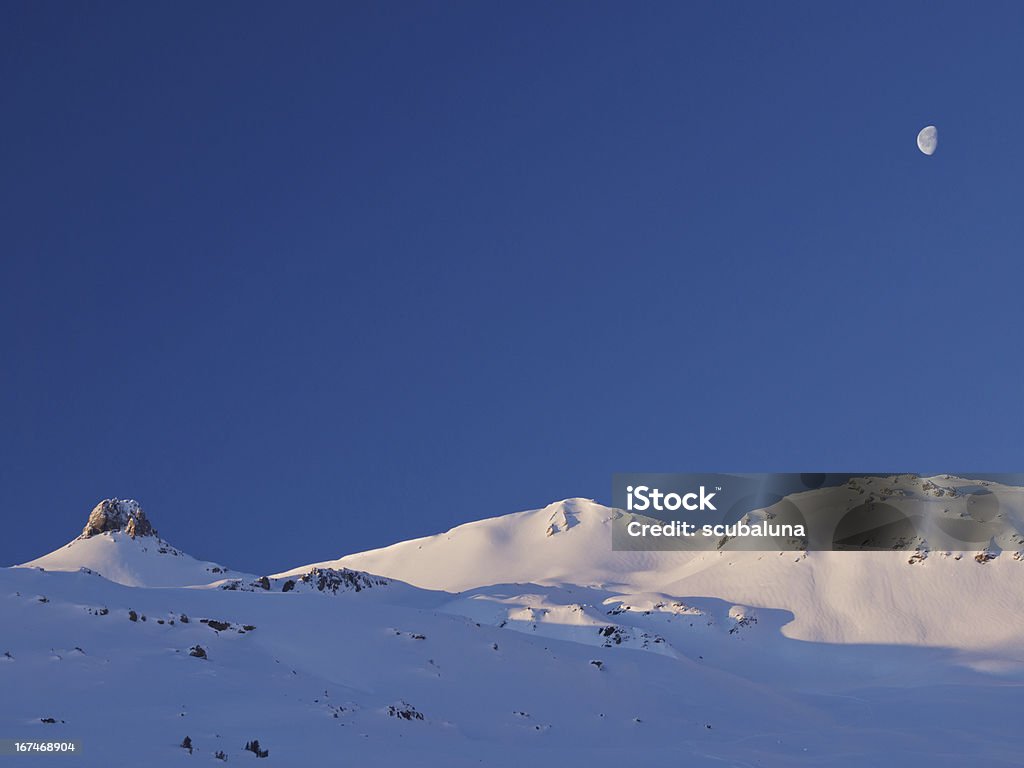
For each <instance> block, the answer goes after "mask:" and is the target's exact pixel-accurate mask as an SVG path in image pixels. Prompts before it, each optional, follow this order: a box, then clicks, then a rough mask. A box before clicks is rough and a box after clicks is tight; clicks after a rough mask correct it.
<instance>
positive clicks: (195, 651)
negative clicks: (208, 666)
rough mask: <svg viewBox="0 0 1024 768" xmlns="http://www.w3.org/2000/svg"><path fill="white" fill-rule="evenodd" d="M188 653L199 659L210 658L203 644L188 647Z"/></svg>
mask: <svg viewBox="0 0 1024 768" xmlns="http://www.w3.org/2000/svg"><path fill="white" fill-rule="evenodd" d="M188 655H189V656H195V657H196V658H197V659H206V658H209V657H208V656H207V655H206V649H205V648H203V646H201V645H193V646H192V647H191V648H189V649H188Z"/></svg>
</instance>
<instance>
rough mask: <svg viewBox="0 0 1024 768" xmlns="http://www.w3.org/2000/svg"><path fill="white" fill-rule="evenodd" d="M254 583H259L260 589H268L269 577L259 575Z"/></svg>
mask: <svg viewBox="0 0 1024 768" xmlns="http://www.w3.org/2000/svg"><path fill="white" fill-rule="evenodd" d="M256 583H257V584H259V585H260V589H270V579H268V578H267V577H266V576H260V577H259V579H258V580H257V582H256Z"/></svg>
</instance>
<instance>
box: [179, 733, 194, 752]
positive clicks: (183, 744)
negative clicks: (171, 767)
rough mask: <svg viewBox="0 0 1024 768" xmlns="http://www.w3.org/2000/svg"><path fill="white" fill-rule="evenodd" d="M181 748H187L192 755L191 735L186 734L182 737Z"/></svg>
mask: <svg viewBox="0 0 1024 768" xmlns="http://www.w3.org/2000/svg"><path fill="white" fill-rule="evenodd" d="M181 748H182V749H187V750H188V753H189V754H190V755H191V754H192V738H191V737H189V736H186V737H185V738H184V739H182V740H181Z"/></svg>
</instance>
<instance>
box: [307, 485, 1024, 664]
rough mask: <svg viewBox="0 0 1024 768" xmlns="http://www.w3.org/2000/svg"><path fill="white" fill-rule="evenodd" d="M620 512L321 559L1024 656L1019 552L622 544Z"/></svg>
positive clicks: (603, 510) (506, 520)
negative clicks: (678, 600)
mask: <svg viewBox="0 0 1024 768" xmlns="http://www.w3.org/2000/svg"><path fill="white" fill-rule="evenodd" d="M904 482H905V483H906V484H908V485H909V484H911V483H913V481H912V480H906V481H904ZM924 482H927V480H925V481H924ZM831 492H832V491H811V492H808V494H802V495H813V494H823V493H831ZM853 503H854V502H853V501H852V500H851V505H852V504H853ZM896 503H898V502H896ZM616 514H621V513H619V512H617V511H616V510H613V509H610V508H607V507H604V506H601V505H600V504H597V503H595V502H593V501H589V500H586V499H569V500H566V501H561V502H557V503H555V504H551V505H549V506H547V507H545V508H543V509H538V510H532V511H528V512H521V513H517V514H514V515H505V516H503V517H497V518H491V519H487V520H481V521H478V522H473V523H468V524H466V525H462V526H459V527H457V528H454V529H452V530H450V531H448V532H447V533H443V534H438V535H436V536H429V537H426V538H422V539H415V540H412V541H406V542H401V543H399V544H395V545H393V546H390V547H386V548H383V549H378V550H373V551H370V552H363V553H359V554H355V555H349V556H347V557H342V558H340V559H338V560H334V561H327V562H324V563H319V564H318V565H321V566H324V567H348V568H354V569H358V570H365V571H370V572H372V573H378V574H381V575H383V576H390V577H393V578H396V579H401V580H402V581H406V582H408V583H410V584H414V585H416V586H420V587H424V588H427V589H440V590H447V591H451V592H462V591H466V590H473V589H479V588H483V587H488V586H492V585H503V584H517V583H533V584H542V585H561V584H576V585H583V586H591V587H595V588H597V589H601V590H605V591H608V592H610V593H615V594H621V595H626V596H628V595H632V594H635V593H652V594H663V595H666V596H676V597H694V596H698V597H714V598H719V599H722V600H725V601H729V602H734V603H741V604H745V605H749V606H754V607H761V608H774V609H781V610H784V611H787V612H789V613H790V614H792V616H793V620H792V621H791V622H790V623H788V624H787V625H786V626H785V627H784V628H783V630H782V631H783V634H784V635H785V636H787V637H791V638H794V639H799V640H805V641H812V642H828V643H891V644H909V645H922V646H934V647H952V648H957V649H958V650H961V651H972V652H979V653H980V654H981V655H982V656H985V655H987V654H991V653H996V654H999V655H1005V656H1006V657H1007V658H1009V659H1011V660H1013V661H1022V662H1024V647H1022V645H1021V641H1020V638H1021V637H1024V590H1022V589H1020V588H1019V585H1020V582H1021V579H1024V559H1022V557H1021V554H1020V552H1018V551H1003V552H1002V553H1001V554H999V555H998V556H996V557H994V558H993V559H991V560H988V561H986V562H982V563H979V562H977V560H976V559H975V557H974V554H975V553H966V554H965V553H961V552H951V551H946V552H927V551H926V552H924V553H922V554H924V555H925V556H924V557H923V558H920V557H919V558H913V555H914V554H915V553H913V552H906V551H887V552H831V551H829V552H808V553H799V552H783V553H779V552H770V553H765V552H741V551H715V552H672V551H659V552H615V551H612V550H611V547H610V541H611V520H612V518H613V516H614V515H616ZM552 525H554V526H555V530H554V532H552V533H551V534H550V535H549V533H548V532H549V530H551V526H552ZM911 559H914V562H913V563H912V562H910V561H911ZM301 570H302V569H301V568H300V569H296V572H301ZM993 617H998V620H994V618H993Z"/></svg>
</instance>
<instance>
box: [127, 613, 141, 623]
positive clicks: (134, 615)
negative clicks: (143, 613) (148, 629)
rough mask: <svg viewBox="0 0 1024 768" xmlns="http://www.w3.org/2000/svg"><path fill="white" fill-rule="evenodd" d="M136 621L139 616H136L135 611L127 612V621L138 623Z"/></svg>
mask: <svg viewBox="0 0 1024 768" xmlns="http://www.w3.org/2000/svg"><path fill="white" fill-rule="evenodd" d="M138 620H139V614H137V613H136V612H135V611H128V621H138Z"/></svg>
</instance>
